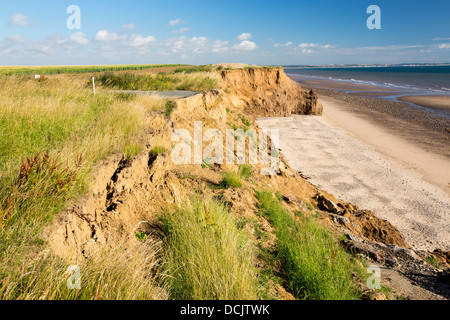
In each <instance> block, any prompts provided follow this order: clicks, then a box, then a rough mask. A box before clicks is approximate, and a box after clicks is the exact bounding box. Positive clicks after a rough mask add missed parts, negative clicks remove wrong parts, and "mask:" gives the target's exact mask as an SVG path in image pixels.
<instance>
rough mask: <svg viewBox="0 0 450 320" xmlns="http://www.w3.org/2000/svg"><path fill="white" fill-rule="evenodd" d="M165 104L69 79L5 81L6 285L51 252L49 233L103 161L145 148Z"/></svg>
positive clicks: (1, 255) (0, 93)
mask: <svg viewBox="0 0 450 320" xmlns="http://www.w3.org/2000/svg"><path fill="white" fill-rule="evenodd" d="M163 108H164V100H161V99H157V98H153V97H136V98H135V99H132V100H124V99H121V98H118V97H117V96H116V95H113V94H106V93H98V94H97V95H96V96H95V97H94V96H93V95H92V93H91V91H90V90H89V89H85V88H82V87H80V86H76V85H75V84H73V83H72V82H70V81H68V80H67V81H66V80H65V79H51V78H48V79H45V80H41V81H35V80H32V79H28V78H27V77H23V76H0V137H1V139H0V149H1V150H2V152H1V153H0V282H2V281H3V280H4V279H6V278H7V277H9V279H10V281H11V282H14V281H17V280H18V279H20V278H21V277H22V275H21V270H23V267H24V265H27V264H28V263H29V261H31V260H32V259H33V256H35V255H36V252H39V251H42V249H43V248H45V243H44V241H43V240H42V239H41V237H40V233H41V231H42V229H43V227H44V226H45V225H46V224H48V223H49V222H50V221H51V220H52V219H53V217H54V216H55V215H56V214H58V213H59V212H61V211H62V210H63V208H64V207H65V205H66V203H67V201H68V200H70V199H73V198H75V197H77V196H80V195H82V194H84V193H85V192H86V191H87V190H88V184H89V181H90V180H91V172H92V169H93V168H94V166H95V165H96V164H97V163H98V162H99V161H100V160H102V159H105V158H106V157H107V156H108V155H110V154H113V153H122V152H124V151H125V152H126V153H127V156H128V157H132V156H133V155H135V154H136V153H137V152H139V150H140V146H141V145H143V144H144V141H142V139H143V137H144V136H145V134H146V132H147V130H148V126H149V121H150V120H149V118H148V114H149V111H151V110H155V109H163Z"/></svg>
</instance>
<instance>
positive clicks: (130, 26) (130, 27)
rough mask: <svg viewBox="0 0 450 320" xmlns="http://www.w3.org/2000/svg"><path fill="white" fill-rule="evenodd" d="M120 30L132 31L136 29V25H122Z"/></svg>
mask: <svg viewBox="0 0 450 320" xmlns="http://www.w3.org/2000/svg"><path fill="white" fill-rule="evenodd" d="M122 28H124V29H125V30H133V29H136V25H135V24H134V23H129V24H124V25H123V26H122Z"/></svg>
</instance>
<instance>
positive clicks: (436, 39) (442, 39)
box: [431, 37, 450, 41]
mask: <svg viewBox="0 0 450 320" xmlns="http://www.w3.org/2000/svg"><path fill="white" fill-rule="evenodd" d="M431 40H433V41H445V40H450V38H439V37H437V38H434V39H431Z"/></svg>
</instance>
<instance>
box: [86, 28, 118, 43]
mask: <svg viewBox="0 0 450 320" xmlns="http://www.w3.org/2000/svg"><path fill="white" fill-rule="evenodd" d="M125 37H126V36H125V35H122V36H119V35H118V34H117V33H115V32H109V31H108V30H100V31H98V32H97V34H96V35H95V37H94V40H95V41H98V42H111V41H116V40H119V38H122V39H123V38H125Z"/></svg>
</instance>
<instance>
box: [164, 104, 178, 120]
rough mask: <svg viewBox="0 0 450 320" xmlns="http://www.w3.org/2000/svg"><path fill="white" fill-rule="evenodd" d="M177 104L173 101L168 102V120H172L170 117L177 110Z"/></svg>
mask: <svg viewBox="0 0 450 320" xmlns="http://www.w3.org/2000/svg"><path fill="white" fill-rule="evenodd" d="M176 106H177V105H176V103H175V102H174V101H172V100H168V101H167V102H166V114H165V115H166V118H170V115H171V114H172V111H173V110H174V109H175V108H176Z"/></svg>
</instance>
